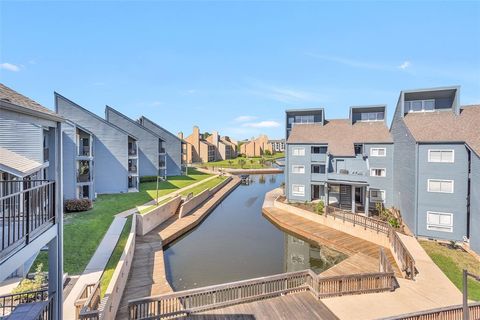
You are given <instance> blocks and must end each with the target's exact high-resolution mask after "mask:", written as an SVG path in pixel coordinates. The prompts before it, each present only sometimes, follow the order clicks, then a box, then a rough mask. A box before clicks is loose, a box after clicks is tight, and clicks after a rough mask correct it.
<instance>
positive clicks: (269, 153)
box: [263, 150, 272, 156]
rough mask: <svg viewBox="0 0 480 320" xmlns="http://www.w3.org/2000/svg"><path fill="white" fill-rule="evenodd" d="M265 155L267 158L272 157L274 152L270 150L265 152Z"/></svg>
mask: <svg viewBox="0 0 480 320" xmlns="http://www.w3.org/2000/svg"><path fill="white" fill-rule="evenodd" d="M263 154H264V155H266V156H271V155H272V152H271V151H270V150H265V152H264V153H263Z"/></svg>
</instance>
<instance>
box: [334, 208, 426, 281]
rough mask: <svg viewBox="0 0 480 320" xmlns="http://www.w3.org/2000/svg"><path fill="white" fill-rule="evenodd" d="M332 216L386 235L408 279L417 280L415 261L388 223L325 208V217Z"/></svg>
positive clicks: (336, 209)
mask: <svg viewBox="0 0 480 320" xmlns="http://www.w3.org/2000/svg"><path fill="white" fill-rule="evenodd" d="M328 216H331V217H333V218H334V219H340V220H342V221H343V222H345V221H347V222H350V223H352V224H353V226H357V225H358V226H361V227H364V228H365V229H370V230H373V231H375V232H377V233H383V234H385V235H386V236H387V237H388V239H389V242H390V247H391V249H392V251H393V253H394V254H395V255H396V256H397V259H398V261H399V262H400V263H401V269H402V271H403V272H405V275H406V278H407V279H412V280H413V279H415V275H416V273H417V270H416V268H415V259H413V256H412V255H411V254H410V252H409V251H408V249H407V247H406V246H405V245H404V244H403V242H402V241H401V239H400V237H399V236H398V234H397V232H396V231H395V229H394V228H392V227H391V226H390V225H389V224H388V223H387V222H385V221H381V220H377V219H373V218H370V217H367V216H363V215H359V214H355V213H350V212H346V211H344V210H341V209H338V208H334V207H331V206H327V207H326V208H325V217H328Z"/></svg>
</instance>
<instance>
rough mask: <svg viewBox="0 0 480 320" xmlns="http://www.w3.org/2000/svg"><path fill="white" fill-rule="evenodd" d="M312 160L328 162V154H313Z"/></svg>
mask: <svg viewBox="0 0 480 320" xmlns="http://www.w3.org/2000/svg"><path fill="white" fill-rule="evenodd" d="M310 160H311V161H312V162H326V161H327V154H325V153H312V154H311V157H310Z"/></svg>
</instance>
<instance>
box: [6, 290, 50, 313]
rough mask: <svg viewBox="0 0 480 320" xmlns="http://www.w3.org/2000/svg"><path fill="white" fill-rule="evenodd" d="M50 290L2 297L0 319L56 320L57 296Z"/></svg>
mask: <svg viewBox="0 0 480 320" xmlns="http://www.w3.org/2000/svg"><path fill="white" fill-rule="evenodd" d="M48 291H49V290H48V289H42V290H38V291H30V292H24V293H16V294H8V295H4V296H0V319H11V320H15V319H21V320H26V319H44V320H50V319H54V318H55V317H54V301H55V299H56V295H55V294H54V293H51V294H49V292H48Z"/></svg>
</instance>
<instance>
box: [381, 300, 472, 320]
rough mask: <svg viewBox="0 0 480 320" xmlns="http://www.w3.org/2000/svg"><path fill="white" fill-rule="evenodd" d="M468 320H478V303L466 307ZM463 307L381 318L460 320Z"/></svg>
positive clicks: (396, 319)
mask: <svg viewBox="0 0 480 320" xmlns="http://www.w3.org/2000/svg"><path fill="white" fill-rule="evenodd" d="M468 310H469V320H478V319H480V302H477V303H471V304H469V306H468ZM462 319H463V307H462V305H458V306H449V307H443V308H437V309H431V310H427V311H420V312H414V313H408V314H403V315H400V316H394V317H388V318H383V319H382V320H462Z"/></svg>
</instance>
